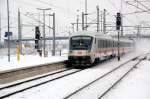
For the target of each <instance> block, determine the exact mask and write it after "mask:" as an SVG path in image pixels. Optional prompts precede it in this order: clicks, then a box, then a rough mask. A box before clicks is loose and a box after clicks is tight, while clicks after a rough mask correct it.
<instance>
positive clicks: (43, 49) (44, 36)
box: [37, 8, 51, 57]
mask: <svg viewBox="0 0 150 99" xmlns="http://www.w3.org/2000/svg"><path fill="white" fill-rule="evenodd" d="M37 9H38V10H42V11H43V39H44V48H43V50H44V57H46V53H45V43H46V40H45V11H46V10H51V8H45V9H41V8H37Z"/></svg>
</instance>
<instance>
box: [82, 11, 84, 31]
mask: <svg viewBox="0 0 150 99" xmlns="http://www.w3.org/2000/svg"><path fill="white" fill-rule="evenodd" d="M82 30H84V13H83V12H82Z"/></svg>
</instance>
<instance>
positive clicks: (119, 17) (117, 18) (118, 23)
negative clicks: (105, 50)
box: [116, 13, 121, 61]
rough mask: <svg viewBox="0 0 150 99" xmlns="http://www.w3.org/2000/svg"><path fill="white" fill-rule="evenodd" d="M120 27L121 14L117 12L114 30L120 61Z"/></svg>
mask: <svg viewBox="0 0 150 99" xmlns="http://www.w3.org/2000/svg"><path fill="white" fill-rule="evenodd" d="M120 27H121V14H120V13H117V17H116V30H118V61H120V35H119V34H120V33H119V30H120Z"/></svg>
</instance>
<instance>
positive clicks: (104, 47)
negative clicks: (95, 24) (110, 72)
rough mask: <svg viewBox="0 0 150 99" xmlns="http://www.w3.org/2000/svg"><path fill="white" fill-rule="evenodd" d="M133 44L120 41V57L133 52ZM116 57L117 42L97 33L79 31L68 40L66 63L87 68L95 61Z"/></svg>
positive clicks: (128, 41) (129, 41)
mask: <svg viewBox="0 0 150 99" xmlns="http://www.w3.org/2000/svg"><path fill="white" fill-rule="evenodd" d="M133 45H134V42H133V41H131V40H120V43H119V46H120V48H119V51H120V55H123V54H125V53H127V52H130V51H132V50H133ZM117 55H118V40H117V39H116V38H112V37H111V36H108V35H104V34H102V33H98V32H90V31H79V32H75V33H73V34H72V35H71V36H70V38H69V54H68V63H69V64H70V65H77V66H88V65H91V64H93V63H94V62H96V61H99V60H104V59H107V58H109V57H113V56H117Z"/></svg>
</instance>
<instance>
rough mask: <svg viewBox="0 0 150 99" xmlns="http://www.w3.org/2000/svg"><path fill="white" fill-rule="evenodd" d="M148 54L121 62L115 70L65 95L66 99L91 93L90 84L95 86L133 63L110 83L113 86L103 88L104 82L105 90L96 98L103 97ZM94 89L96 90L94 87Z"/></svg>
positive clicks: (73, 98) (74, 98)
mask: <svg viewBox="0 0 150 99" xmlns="http://www.w3.org/2000/svg"><path fill="white" fill-rule="evenodd" d="M146 56H147V54H146V55H144V56H143V55H142V56H137V57H135V58H133V59H131V60H128V61H127V62H125V63H123V64H121V65H120V66H118V67H116V68H114V69H113V70H111V71H109V72H107V73H105V74H104V75H101V76H100V77H98V78H97V79H95V80H93V81H91V82H89V83H88V84H86V85H84V86H82V87H80V88H79V89H77V90H75V91H74V92H71V93H70V94H68V95H67V96H65V97H64V99H69V98H70V99H76V98H77V97H82V96H83V97H84V95H87V94H88V93H90V92H88V91H87V90H89V89H90V86H93V84H95V83H96V82H97V83H98V82H99V83H101V82H102V81H103V80H106V77H108V76H109V75H112V74H113V73H115V72H117V71H119V70H120V69H121V68H125V67H126V65H127V64H128V65H131V64H130V63H132V65H131V66H130V67H128V68H126V69H125V73H124V74H122V76H121V77H119V79H117V80H116V81H114V82H113V83H111V84H110V85H111V86H109V87H108V88H107V89H103V85H104V84H102V85H101V89H103V91H102V92H100V93H98V94H99V96H98V97H97V96H96V99H97V98H98V99H101V98H102V97H103V96H104V95H106V94H107V93H108V92H109V91H110V90H111V89H112V88H113V87H114V86H115V85H117V84H118V83H119V82H120V81H121V80H122V79H123V78H124V77H125V76H126V75H127V74H128V73H129V72H131V71H132V70H133V69H134V68H135V67H136V66H137V65H138V64H139V63H140V62H141V61H142V60H144V59H145V58H146ZM120 72H122V71H120ZM109 79H110V78H109ZM108 81H109V80H108V79H107V80H106V81H105V83H106V82H108ZM110 81H111V80H110ZM99 83H98V84H99ZM95 88H97V87H95ZM84 90H86V91H87V93H86V91H84ZM93 90H94V88H93ZM93 90H92V88H91V92H92V91H93ZM76 96H77V97H76ZM92 98H93V97H92Z"/></svg>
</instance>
